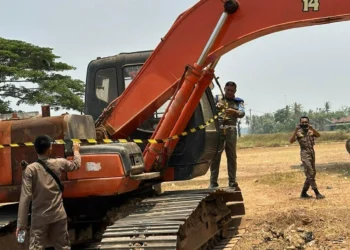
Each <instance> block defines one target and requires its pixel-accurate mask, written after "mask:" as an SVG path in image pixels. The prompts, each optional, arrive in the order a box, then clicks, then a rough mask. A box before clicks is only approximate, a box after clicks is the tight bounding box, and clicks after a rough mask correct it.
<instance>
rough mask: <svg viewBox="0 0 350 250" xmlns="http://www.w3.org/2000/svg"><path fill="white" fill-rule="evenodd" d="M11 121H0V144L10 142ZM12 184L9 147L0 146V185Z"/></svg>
mask: <svg viewBox="0 0 350 250" xmlns="http://www.w3.org/2000/svg"><path fill="white" fill-rule="evenodd" d="M11 124H12V122H7V121H6V122H4V121H3V122H2V121H0V144H10V143H11ZM11 184H12V169H11V148H0V186H5V185H11ZM0 196H1V191H0Z"/></svg>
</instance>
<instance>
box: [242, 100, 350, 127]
mask: <svg viewBox="0 0 350 250" xmlns="http://www.w3.org/2000/svg"><path fill="white" fill-rule="evenodd" d="M301 116H308V117H309V119H310V123H312V125H313V126H314V127H315V128H316V129H318V130H321V131H322V130H332V128H331V127H330V125H331V123H332V120H333V119H340V118H342V117H347V116H350V107H348V106H344V107H342V108H341V109H339V110H331V103H330V102H328V101H327V102H325V103H324V106H323V107H321V108H316V110H311V109H310V110H308V111H306V110H304V108H303V106H302V104H300V103H297V102H295V103H293V104H292V105H286V106H285V107H284V108H281V109H278V110H276V111H275V112H273V113H265V114H263V115H252V116H249V115H246V117H245V122H246V124H247V125H248V127H249V132H248V133H250V134H272V133H283V132H291V131H293V130H294V129H295V127H296V125H297V124H299V118H300V117H301ZM337 129H345V130H348V129H350V126H349V125H343V126H337Z"/></svg>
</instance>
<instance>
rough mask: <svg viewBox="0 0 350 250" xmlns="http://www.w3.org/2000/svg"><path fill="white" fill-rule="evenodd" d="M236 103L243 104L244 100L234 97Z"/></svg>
mask: <svg viewBox="0 0 350 250" xmlns="http://www.w3.org/2000/svg"><path fill="white" fill-rule="evenodd" d="M234 100H235V101H236V102H243V103H244V100H243V99H242V98H240V97H235V99H234Z"/></svg>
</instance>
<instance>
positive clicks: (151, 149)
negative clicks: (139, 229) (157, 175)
mask: <svg viewBox="0 0 350 250" xmlns="http://www.w3.org/2000/svg"><path fill="white" fill-rule="evenodd" d="M237 9H238V4H237V2H236V1H234V0H228V1H226V2H225V4H224V12H223V13H222V15H221V17H220V19H219V21H218V22H217V24H216V26H215V28H214V30H213V32H212V34H211V36H210V38H209V40H208V42H207V44H206V45H205V47H204V49H203V51H202V53H201V55H200V57H199V59H198V61H197V63H195V64H194V65H193V67H192V68H191V70H190V71H188V72H187V75H186V78H185V81H184V83H183V84H182V85H181V88H180V90H179V91H178V92H177V93H176V95H175V97H174V100H173V101H172V102H171V104H170V105H171V106H170V107H169V109H168V111H167V112H166V113H165V114H164V115H165V118H164V119H162V121H161V122H159V123H158V126H157V129H156V130H157V133H154V134H153V136H152V139H155V138H156V139H162V138H168V137H169V135H170V133H171V131H172V128H174V125H175V124H176V122H177V120H178V117H179V116H180V115H181V113H183V112H184V110H183V109H184V106H185V104H186V103H187V101H188V99H189V98H190V96H191V93H192V91H193V90H194V87H195V84H196V83H197V82H198V80H199V79H200V78H201V76H202V74H203V71H202V69H203V67H204V66H205V65H204V62H205V60H206V58H207V56H208V54H209V53H210V50H211V48H212V47H213V44H214V43H215V42H216V39H217V37H218V36H219V34H220V31H221V30H222V27H223V25H224V24H225V22H226V20H227V17H228V15H229V14H232V13H234V12H235V11H236V10H237ZM209 84H210V81H209ZM209 84H208V86H209ZM204 90H205V89H204ZM203 92H204V91H203ZM203 92H202V93H201V96H202V94H203ZM195 99H196V98H195ZM199 100H200V98H199V99H198V100H197V103H194V105H195V106H197V104H198V103H199ZM190 106H193V105H190ZM192 113H193V112H191V113H189V114H185V115H184V116H183V118H182V119H183V120H182V122H184V124H181V125H178V126H179V127H178V128H180V127H182V128H183V129H184V128H185V127H186V125H187V123H188V121H189V119H190V118H191V116H192ZM183 129H182V131H183ZM182 131H179V132H182ZM162 149H163V144H152V145H150V144H148V145H147V147H146V149H145V153H144V161H145V171H146V172H150V171H152V170H153V169H157V170H159V169H160V168H162V167H163V166H161V167H159V166H158V163H159V162H164V161H163V159H159V157H160V153H161V150H162ZM156 161H157V163H156ZM155 163H156V164H155Z"/></svg>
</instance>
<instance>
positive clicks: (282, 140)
mask: <svg viewBox="0 0 350 250" xmlns="http://www.w3.org/2000/svg"><path fill="white" fill-rule="evenodd" d="M292 134H293V132H291V133H276V134H260V135H243V136H242V137H240V138H239V139H238V141H237V147H238V148H253V147H281V146H286V145H290V143H289V138H290V137H291V136H292ZM320 134H321V137H319V138H317V140H316V143H325V142H336V141H344V143H345V141H346V140H347V139H348V138H350V133H347V132H345V131H327V132H326V131H321V132H320ZM296 144H297V143H296ZM344 145H345V144H344Z"/></svg>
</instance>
